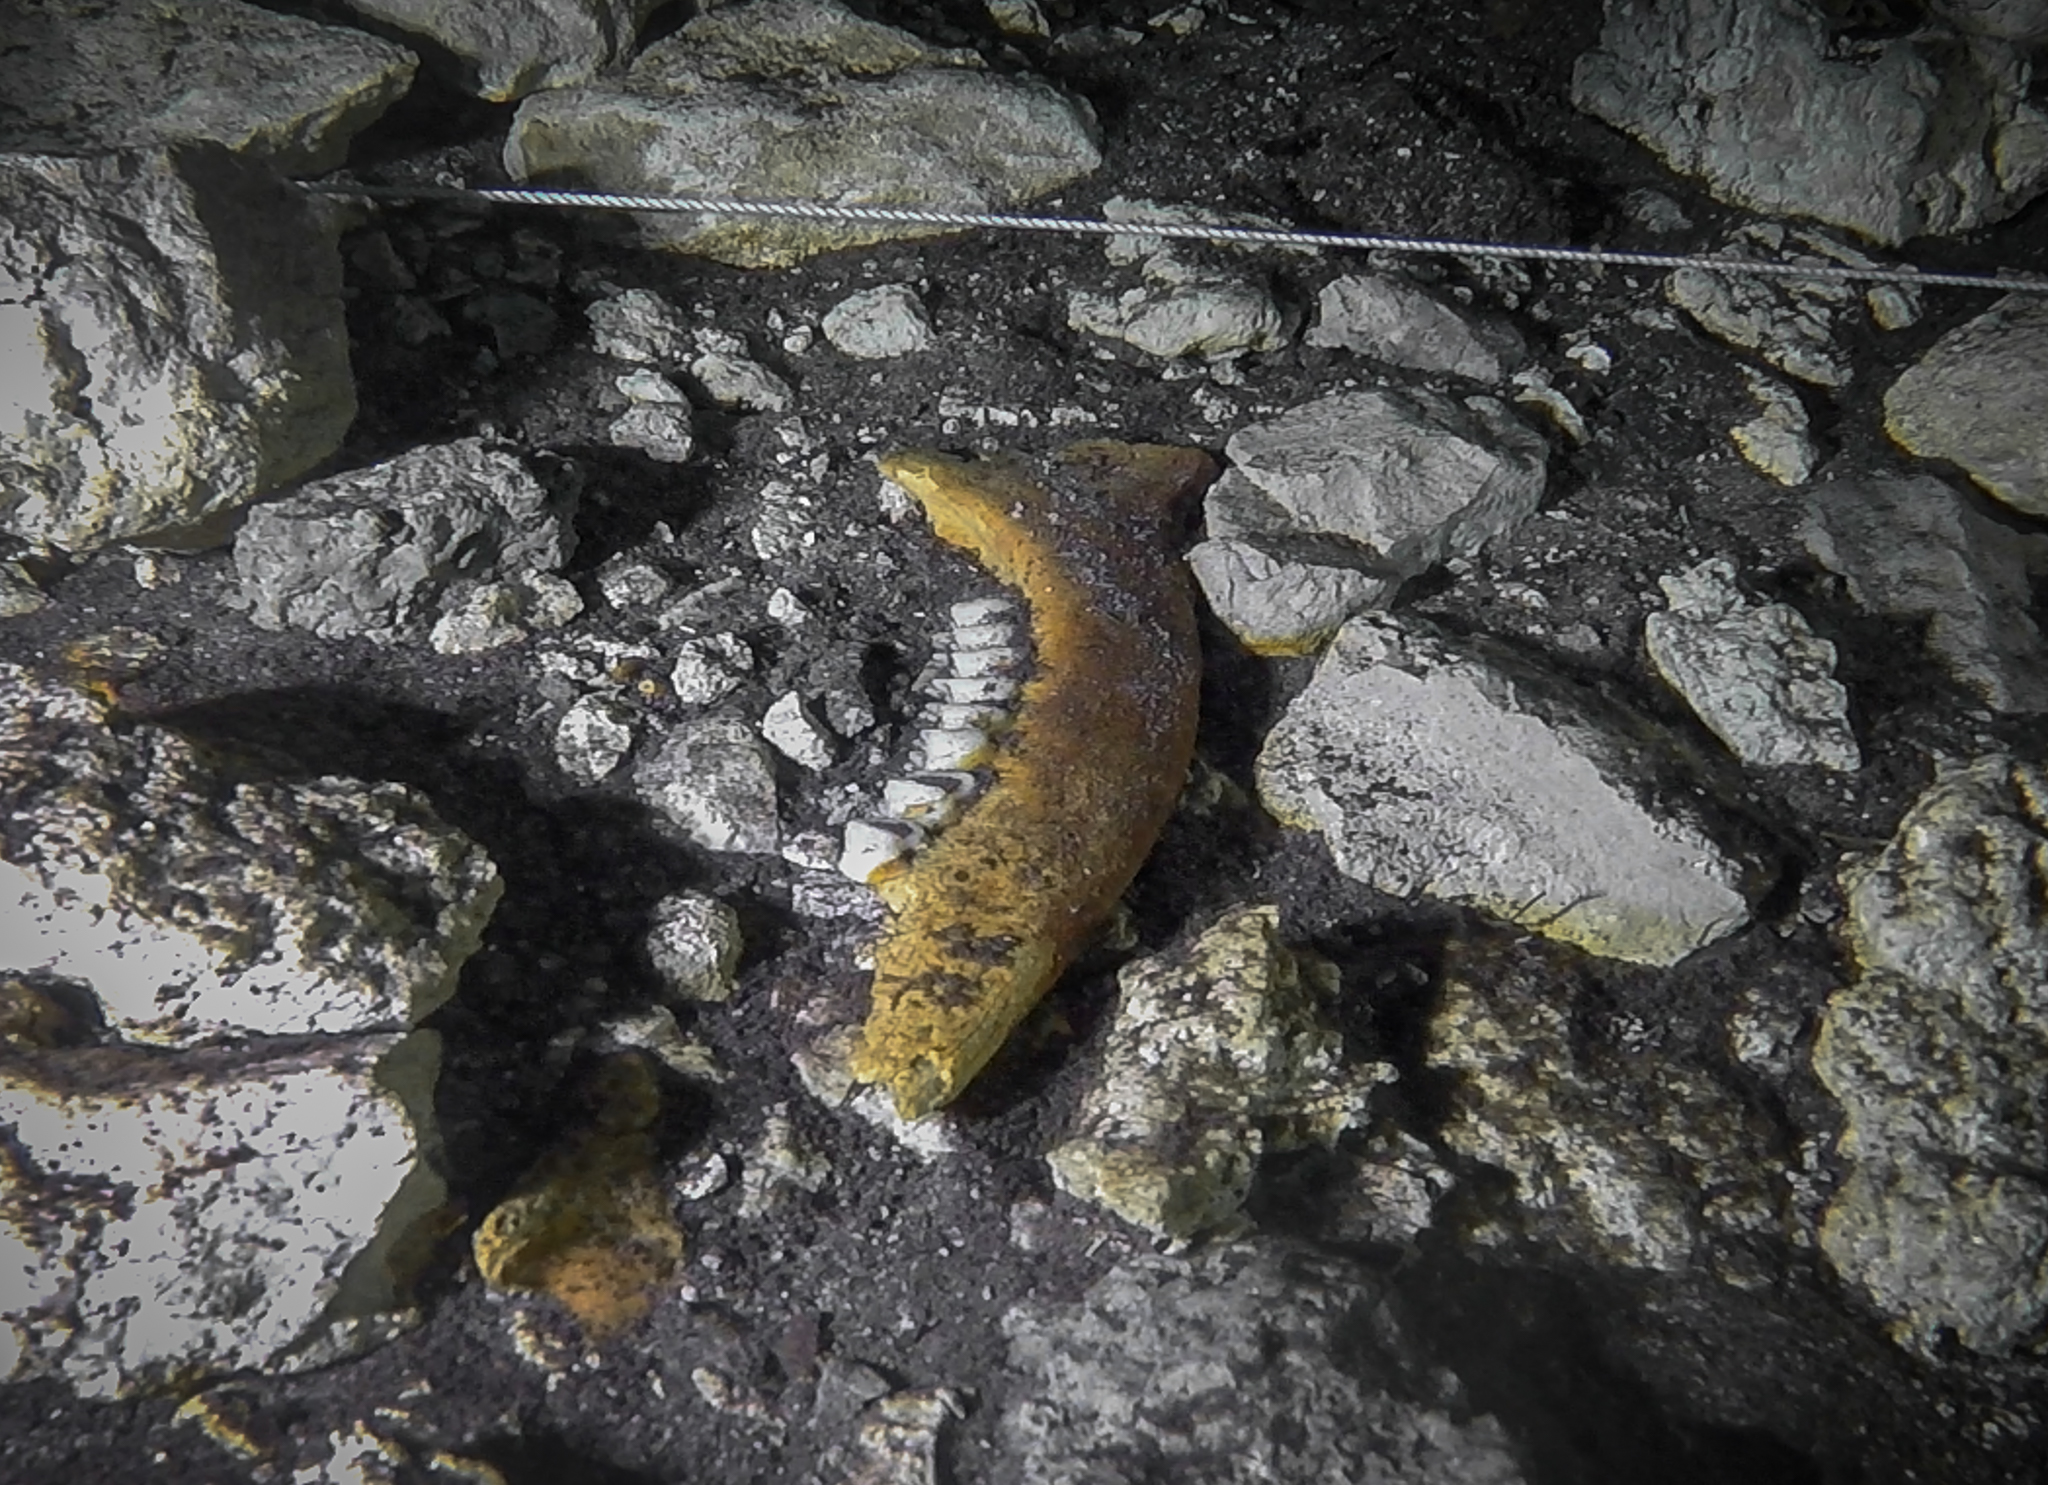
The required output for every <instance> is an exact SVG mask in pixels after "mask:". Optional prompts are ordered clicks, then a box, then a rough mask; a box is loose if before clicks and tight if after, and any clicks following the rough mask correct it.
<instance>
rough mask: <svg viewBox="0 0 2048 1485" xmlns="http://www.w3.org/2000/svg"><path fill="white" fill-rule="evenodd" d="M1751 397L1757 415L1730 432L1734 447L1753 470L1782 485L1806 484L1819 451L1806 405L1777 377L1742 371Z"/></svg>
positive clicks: (1745, 368)
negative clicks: (1814, 440)
mask: <svg viewBox="0 0 2048 1485" xmlns="http://www.w3.org/2000/svg"><path fill="white" fill-rule="evenodd" d="M1743 378H1744V380H1746V381H1747V382H1748V383H1749V395H1750V396H1751V397H1752V398H1753V399H1754V400H1755V402H1756V405H1757V408H1758V412H1757V415H1756V416H1755V417H1753V418H1751V419H1750V420H1749V421H1748V422H1747V423H1738V424H1736V425H1735V426H1734V427H1733V428H1730V429H1729V430H1728V436H1729V437H1730V438H1731V439H1733V440H1734V441H1735V447H1736V448H1738V449H1740V450H1741V451H1742V457H1743V458H1745V459H1747V460H1748V461H1749V462H1750V464H1751V466H1752V467H1753V468H1756V469H1758V470H1761V471H1762V472H1763V473H1765V474H1767V475H1769V476H1770V477H1771V478H1772V479H1774V480H1776V481H1777V482H1778V483H1779V484H1781V485H1803V484H1805V483H1806V482H1807V481H1808V480H1809V479H1811V478H1812V477H1813V466H1814V465H1815V464H1817V463H1818V462H1820V451H1819V450H1817V449H1816V448H1815V447H1814V446H1813V438H1812V436H1811V434H1810V433H1809V431H1808V430H1809V428H1810V427H1811V424H1810V422H1809V420H1808V418H1807V416H1806V405H1805V404H1804V403H1802V402H1801V401H1800V400H1799V395H1798V394H1797V393H1796V392H1794V391H1793V390H1792V389H1791V388H1790V387H1788V386H1786V385H1785V384H1784V383H1783V382H1781V381H1779V380H1777V379H1776V378H1775V377H1768V376H1765V375H1764V374H1763V373H1762V372H1760V371H1752V370H1750V369H1749V368H1748V367H1746V366H1745V367H1744V368H1743Z"/></svg>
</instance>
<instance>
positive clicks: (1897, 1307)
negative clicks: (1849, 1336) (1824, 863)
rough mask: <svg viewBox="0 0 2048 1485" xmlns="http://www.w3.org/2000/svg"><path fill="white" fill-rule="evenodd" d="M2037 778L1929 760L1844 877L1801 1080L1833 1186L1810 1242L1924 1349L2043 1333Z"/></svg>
mask: <svg viewBox="0 0 2048 1485" xmlns="http://www.w3.org/2000/svg"><path fill="white" fill-rule="evenodd" d="M2044 860H2048V772H2044V771H2043V770H2042V769H2041V768H2040V767H2039V766H2038V765H2035V764H2032V763H2021V762H2015V761H2014V760H2012V759H2010V758H2004V757H1999V756H1989V757H1983V758H1977V759H1974V760H1971V761H1970V762H1967V763H1960V764H1949V765H1946V766H1943V767H1941V768H1939V769H1938V771H1937V773H1936V776H1935V780H1934V782H1933V783H1932V784H1931V785H1930V786H1929V787H1928V789H1927V790H1926V792H1925V793H1923V794H1922V795H1921V796H1920V798H1919V799H1918V800H1916V801H1915V802H1914V804H1913V807H1912V809H1910V810H1909V811H1907V813H1906V817H1905V818H1904V819H1903V820H1901V821H1900V822H1899V828H1898V830H1897V832H1896V833H1895V834H1894V835H1893V837H1892V839H1891V841H1890V843H1889V844H1887V845H1886V846H1885V847H1884V849H1883V850H1881V851H1880V852H1878V853H1877V854H1876V855H1875V856H1873V857H1870V858H1868V859H1865V860H1862V861H1858V862H1854V863H1852V864H1850V865H1849V866H1847V867H1845V868H1844V869H1843V871H1842V874H1841V878H1842V887H1843V890H1844V892H1845V894H1846V896H1847V899H1848V907H1849V919H1848V938H1849V949H1850V953H1851V956H1852V957H1853V959H1854V962H1855V965H1856V969H1857V977H1856V979H1855V980H1854V981H1853V982H1852V983H1850V984H1848V985H1845V986H1843V987H1842V988H1841V989H1839V990H1837V991H1836V992H1835V993H1834V994H1833V995H1832V996H1830V997H1829V999H1828V1004H1827V1009H1826V1011H1825V1012H1824V1014H1823V1016H1822V1019H1821V1025H1820V1033H1819V1036H1818V1039H1817V1040H1816V1042H1815V1045H1814V1050H1813V1067H1814V1072H1815V1073H1816V1074H1818V1075H1819V1077H1820V1079H1821V1081H1822V1082H1823V1083H1825V1084H1826V1085H1827V1087H1828V1090H1829V1091H1830V1092H1831V1093H1833V1094H1834V1096H1835V1097H1836V1098H1837V1099H1838V1100H1840V1102H1841V1105H1842V1112H1843V1115H1844V1118H1845V1124H1844V1128H1843V1132H1842V1136H1841V1140H1840V1145H1839V1150H1840V1153H1841V1155H1842V1157H1843V1158H1844V1159H1845V1160H1847V1161H1848V1162H1849V1175H1848V1178H1847V1179H1846V1180H1845V1181H1844V1182H1843V1183H1842V1186H1841V1188H1840V1189H1839V1190H1838V1191H1837V1192H1836V1193H1835V1195H1834V1199H1833V1201H1832V1202H1831V1203H1830V1204H1829V1206H1828V1209H1827V1215H1826V1217H1825V1219H1824V1220H1823V1222H1822V1226H1821V1248H1822V1251H1823V1252H1825V1253H1826V1254H1827V1256H1828V1259H1829V1261H1830V1262H1832V1263H1833V1264H1834V1266H1835V1267H1836V1269H1837V1270H1838V1271H1840V1273H1841V1274H1842V1276H1843V1277H1844V1278H1846V1279H1848V1280H1850V1281H1851V1282H1852V1283H1854V1284H1856V1285H1858V1286H1859V1287H1861V1288H1862V1290H1863V1291H1864V1292H1865V1293H1866V1294H1867V1295H1868V1296H1869V1298H1870V1300H1871V1302H1872V1303H1873V1304H1875V1305H1876V1306H1877V1308H1878V1309H1879V1310H1880V1311H1881V1312H1883V1313H1884V1314H1885V1315H1887V1316H1888V1317H1889V1318H1890V1319H1891V1321H1892V1331H1893V1335H1894V1337H1895V1338H1897V1339H1898V1340H1899V1341H1901V1342H1902V1343H1904V1344H1906V1345H1909V1346H1911V1347H1913V1348H1915V1349H1917V1350H1920V1351H1922V1352H1924V1353H1927V1354H1929V1355H1933V1354H1938V1353H1939V1351H1940V1348H1941V1347H1942V1344H1943V1336H1944V1334H1945V1333H1952V1334H1953V1335H1954V1337H1955V1339H1956V1340H1957V1341H1959V1342H1960V1343H1961V1344H1962V1345H1964V1346H1966V1347H1968V1348H1969V1349H1971V1350H1973V1351H1980V1352H1985V1353H1988V1354H1991V1355H2007V1354H2010V1353H2011V1352H2013V1351H2014V1350H2015V1349H2017V1348H2021V1347H2025V1346H2030V1345H2034V1344H2037V1343H2038V1342H2039V1341H2040V1339H2041V1337H2042V1336H2043V1335H2044V1334H2048V1183H2044V1182H2043V1180H2042V1177H2041V1172H2042V1171H2043V1170H2048V1092H2044V1090H2048V931H2044V929H2043V926H2042V922H2041V912H2040V904H2041V901H2042V897H2043V893H2044V891H2048V882H2044V879H2043V871H2042V863H2043V861H2044Z"/></svg>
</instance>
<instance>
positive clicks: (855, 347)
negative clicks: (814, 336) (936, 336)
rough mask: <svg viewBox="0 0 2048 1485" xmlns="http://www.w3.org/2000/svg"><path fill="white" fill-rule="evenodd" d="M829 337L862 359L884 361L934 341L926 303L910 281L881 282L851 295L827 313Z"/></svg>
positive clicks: (852, 354)
mask: <svg viewBox="0 0 2048 1485" xmlns="http://www.w3.org/2000/svg"><path fill="white" fill-rule="evenodd" d="M822 328H823V329H824V332H825V339H827V340H829V341H831V342H832V344H833V345H835V346H837V347H838V348H839V349H840V350H841V351H842V352H844V353H845V354H847V355H849V356H852V357H854V358H855V359H856V360H861V361H883V360H888V359H889V358H891V357H895V356H908V355H911V354H913V353H914V352H917V351H921V350H924V349H925V348H926V347H927V346H929V345H930V344H931V342H932V326H931V321H930V320H929V319H928V318H926V316H925V312H924V304H923V302H922V301H920V300H919V299H918V297H917V293H916V291H915V290H913V289H912V288H911V287H910V285H908V284H879V285H877V286H876V287H874V288H872V289H862V290H861V291H860V292H859V293H857V294H849V295H847V296H846V297H845V298H844V299H842V300H840V301H839V302H838V303H837V304H835V305H833V306H832V308H831V309H829V310H827V311H826V312H825V319H824V322H823V325H822Z"/></svg>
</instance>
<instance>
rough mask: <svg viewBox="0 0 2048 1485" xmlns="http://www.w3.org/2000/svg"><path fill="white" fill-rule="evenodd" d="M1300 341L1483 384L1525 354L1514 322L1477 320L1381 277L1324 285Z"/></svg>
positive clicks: (1419, 290) (1425, 293) (1360, 276)
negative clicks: (1312, 319) (1313, 316)
mask: <svg viewBox="0 0 2048 1485" xmlns="http://www.w3.org/2000/svg"><path fill="white" fill-rule="evenodd" d="M1306 339H1307V341H1308V343H1309V344H1310V345H1323V346H1339V347H1342V348H1343V349H1345V350H1349V351H1358V352H1360V353H1362V354H1364V355H1368V356H1371V357H1373V358H1374V359H1375V360H1379V361H1385V362H1386V363H1388V364H1389V365H1392V366H1406V367H1409V368H1411V369H1413V370H1416V371H1422V372H1447V373H1449V374H1451V375H1454V376H1463V377H1469V378H1471V379H1472V380H1473V381H1477V382H1488V383H1492V382H1497V381H1499V380H1500V379H1501V378H1502V377H1503V376H1505V375H1506V374H1507V373H1508V372H1509V371H1511V370H1512V369H1513V368H1514V367H1515V366H1517V365H1519V364H1520V363H1521V362H1522V361H1523V360H1524V359H1525V358H1526V357H1527V356H1528V353H1529V352H1528V347H1527V346H1526V345H1525V344H1524V343H1523V341H1522V337H1521V334H1520V332H1519V331H1517V330H1516V329H1515V328H1514V327H1513V326H1511V325H1508V324H1506V323H1504V322H1495V321H1489V320H1482V319H1480V318H1479V317H1477V316H1476V315H1473V314H1471V313H1469V312H1468V311H1465V310H1462V309H1458V308H1455V307H1454V306H1452V305H1450V304H1447V303H1445V302H1444V301H1443V300H1441V299H1439V298H1437V297H1436V296H1435V295H1434V294H1431V293H1430V292H1429V291H1428V290H1426V289H1423V288H1421V287H1419V286H1417V285H1415V284H1410V283H1404V282H1402V281H1401V280H1400V279H1398V278H1393V277H1389V276H1386V275H1381V274H1363V273H1354V274H1346V275H1345V276H1344V277H1342V278H1337V279H1332V280H1331V281H1330V282H1329V283H1327V284H1325V285H1323V288H1322V292H1321V294H1320V295H1319V296H1318V298H1317V300H1316V323H1315V325H1314V326H1313V327H1312V328H1311V329H1310V330H1309V332H1308V335H1307V337H1306Z"/></svg>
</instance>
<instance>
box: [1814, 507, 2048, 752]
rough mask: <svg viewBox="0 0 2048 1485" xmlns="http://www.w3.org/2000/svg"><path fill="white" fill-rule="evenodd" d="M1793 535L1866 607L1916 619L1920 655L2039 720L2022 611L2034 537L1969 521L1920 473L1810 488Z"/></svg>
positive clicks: (2037, 644)
mask: <svg viewBox="0 0 2048 1485" xmlns="http://www.w3.org/2000/svg"><path fill="white" fill-rule="evenodd" d="M1800 535H1801V538H1802V539H1803V540H1804V541H1805V543H1806V546H1807V549H1808V550H1809V551H1811V552H1812V553H1813V555H1814V557H1815V558H1816V559H1818V560H1819V561H1820V563H1821V564H1822V565H1823V566H1825V567H1827V568H1829V569H1830V570H1831V571H1834V572H1838V573H1840V574H1841V575H1842V576H1843V577H1844V578H1846V579H1847V580H1848V585H1849V592H1850V594H1851V596H1852V597H1854V598H1855V599H1856V601H1857V602H1858V603H1860V604H1862V605H1863V606H1864V607H1865V608H1867V609H1869V610H1871V611H1873V612H1875V613H1880V614H1888V615H1892V616H1894V617H1897V618H1905V619H1925V620H1926V621H1927V647H1928V648H1929V649H1931V650H1932V651H1934V653H1935V654H1936V655H1938V656H1939V657H1940V658H1941V660H1942V661H1943V663H1944V664H1946V665H1947V666H1948V668H1949V669H1950V670H1951V671H1952V672H1953V673H1954V674H1955V677H1956V679H1957V680H1959V681H1961V682H1962V683H1963V684H1964V685H1966V686H1969V687H1970V688H1971V689H1972V690H1974V691H1976V692H1977V693H1978V694H1979V695H1980V696H1982V697H1983V698H1984V700H1985V701H1986V702H1987V703H1988V704H1990V705H1991V706H1994V707H1996V708H1998V709H1999V710H2000V711H2008V712H2040V711H2048V643H2044V641H2043V639H2042V636H2041V631H2040V629H2039V628H2038V627H2036V625H2035V623H2034V620H2033V618H2032V617H2031V615H2030V613H2029V609H2030V608H2031V605H2032V602H2033V596H2032V590H2031V585H2030V582H2029V578H2028V572H2029V569H2030V568H2034V567H2039V566H2041V565H2042V563H2043V561H2044V559H2048V545H2044V543H2043V541H2042V539H2041V538H2039V537H2032V536H2022V535H2020V534H2019V533H2017V532H2014V531H2012V530H2010V529H2008V528H2007V527H2004V526H2001V525H2000V524H1998V522H1996V521H1993V520H1991V519H1989V518H1988V517H1985V516H1981V515H1979V514H1978V513H1977V512H1976V511H1974V510H1972V509H1970V507H1969V504H1968V503H1967V502H1966V501H1965V500H1964V499H1963V497H1962V496H1960V495H1958V494H1957V493H1956V492H1955V491H1954V490H1951V489H1950V488H1949V487H1948V486H1947V485H1945V484H1943V483H1942V482H1941V481H1940V480H1938V479H1935V478H1934V477H1933V476H1931V475H1921V476H1918V477H1916V478H1913V479H1903V480H1902V479H1882V478H1874V479H1867V480H1833V481H1830V482H1829V483H1827V484H1824V485H1821V486H1819V487H1818V488H1817V489H1815V491H1814V492H1813V501H1812V513H1811V514H1810V515H1809V516H1808V517H1807V519H1806V522H1805V524H1804V525H1803V526H1802V528H1801V531H1800Z"/></svg>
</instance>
